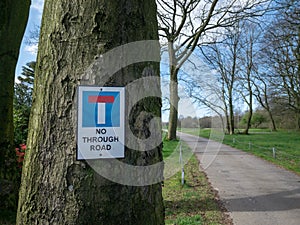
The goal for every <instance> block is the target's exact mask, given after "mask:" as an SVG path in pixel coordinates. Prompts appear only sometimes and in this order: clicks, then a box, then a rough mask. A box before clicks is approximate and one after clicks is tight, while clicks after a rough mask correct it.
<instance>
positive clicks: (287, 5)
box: [263, 0, 300, 129]
mask: <svg viewBox="0 0 300 225" xmlns="http://www.w3.org/2000/svg"><path fill="white" fill-rule="evenodd" d="M279 4H280V5H281V6H282V7H283V9H280V10H278V12H277V14H276V17H275V19H274V20H273V21H272V23H271V24H270V26H269V28H268V29H267V32H266V34H265V36H264V40H265V42H264V48H263V52H264V54H265V56H264V57H265V59H266V61H267V62H268V65H269V68H270V70H269V71H270V73H271V74H272V76H270V77H269V78H270V79H269V82H270V83H271V84H272V85H273V87H274V88H276V90H277V96H276V97H277V102H279V104H281V105H282V106H283V107H287V108H289V110H291V111H293V112H294V113H295V116H296V120H297V122H296V123H297V127H298V128H299V129H300V10H299V8H300V3H299V2H296V1H292V0H286V1H284V2H280V3H279Z"/></svg>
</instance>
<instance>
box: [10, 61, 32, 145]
mask: <svg viewBox="0 0 300 225" xmlns="http://www.w3.org/2000/svg"><path fill="white" fill-rule="evenodd" d="M35 65H36V63H35V62H29V63H27V64H26V66H23V68H22V69H23V71H22V76H18V81H19V82H17V83H15V94H14V140H15V141H14V142H15V145H19V144H21V143H26V139H27V133H28V122H29V116H30V109H31V104H32V91H33V81H34V70H35Z"/></svg>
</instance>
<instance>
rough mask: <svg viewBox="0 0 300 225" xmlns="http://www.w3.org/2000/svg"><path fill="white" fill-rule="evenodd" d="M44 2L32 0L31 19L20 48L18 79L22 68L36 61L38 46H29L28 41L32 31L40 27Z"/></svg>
mask: <svg viewBox="0 0 300 225" xmlns="http://www.w3.org/2000/svg"><path fill="white" fill-rule="evenodd" d="M43 5H44V0H31V6H30V13H29V19H28V23H27V27H26V31H25V35H24V37H23V41H22V44H21V48H20V54H19V59H18V63H17V67H16V77H17V76H19V75H21V73H22V66H25V65H26V63H28V62H31V61H36V55H37V46H29V45H27V44H26V39H28V38H29V36H30V31H33V30H34V27H35V26H40V24H41V19H42V12H43Z"/></svg>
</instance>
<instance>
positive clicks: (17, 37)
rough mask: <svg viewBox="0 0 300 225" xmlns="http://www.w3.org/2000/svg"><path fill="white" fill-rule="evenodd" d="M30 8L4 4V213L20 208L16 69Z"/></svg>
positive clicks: (0, 88) (0, 70)
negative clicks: (16, 125) (14, 109)
mask: <svg viewBox="0 0 300 225" xmlns="http://www.w3.org/2000/svg"><path fill="white" fill-rule="evenodd" d="M29 7H30V1H29V0H22V1H20V0H19V1H18V0H10V1H7V0H5V1H1V3H0V11H1V18H0V41H1V43H2V44H1V45H0V116H1V119H0V120H1V127H0V198H1V205H0V210H1V209H2V208H3V207H4V208H8V207H12V208H16V206H17V196H18V183H19V181H18V180H17V177H18V171H17V169H16V154H15V150H14V146H13V144H14V143H13V140H14V138H13V134H14V131H13V96H14V80H15V68H16V64H17V60H18V56H19V48H20V45H21V41H22V38H23V34H24V31H25V27H26V24H27V19H28V14H29ZM20 144H21V143H20Z"/></svg>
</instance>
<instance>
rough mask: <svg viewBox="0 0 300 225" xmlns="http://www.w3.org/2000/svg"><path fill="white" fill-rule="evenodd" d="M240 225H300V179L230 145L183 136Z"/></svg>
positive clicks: (235, 222)
mask: <svg viewBox="0 0 300 225" xmlns="http://www.w3.org/2000/svg"><path fill="white" fill-rule="evenodd" d="M179 136H180V138H181V139H182V140H183V141H185V142H186V143H187V144H188V145H189V146H190V147H191V148H192V149H194V150H195V153H196V156H197V157H198V159H199V160H200V166H201V167H202V169H203V170H204V171H205V173H206V174H207V176H208V179H209V181H210V182H211V184H212V186H213V188H215V189H216V190H218V192H219V196H220V199H221V201H223V202H224V205H225V207H226V208H227V210H228V211H229V213H230V216H231V217H232V218H233V222H234V224H237V225H248V224H249V225H250V224H251V225H252V224H255V225H300V176H298V175H296V174H294V173H292V172H289V171H287V170H284V169H282V168H279V167H277V166H275V165H273V164H271V163H269V162H266V161H264V160H262V159H259V158H257V157H255V156H252V155H250V154H247V153H245V152H242V151H239V150H236V149H234V148H231V147H228V146H226V145H221V144H219V143H216V142H213V141H208V140H207V139H203V138H198V137H196V136H192V135H188V134H183V133H179Z"/></svg>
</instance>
